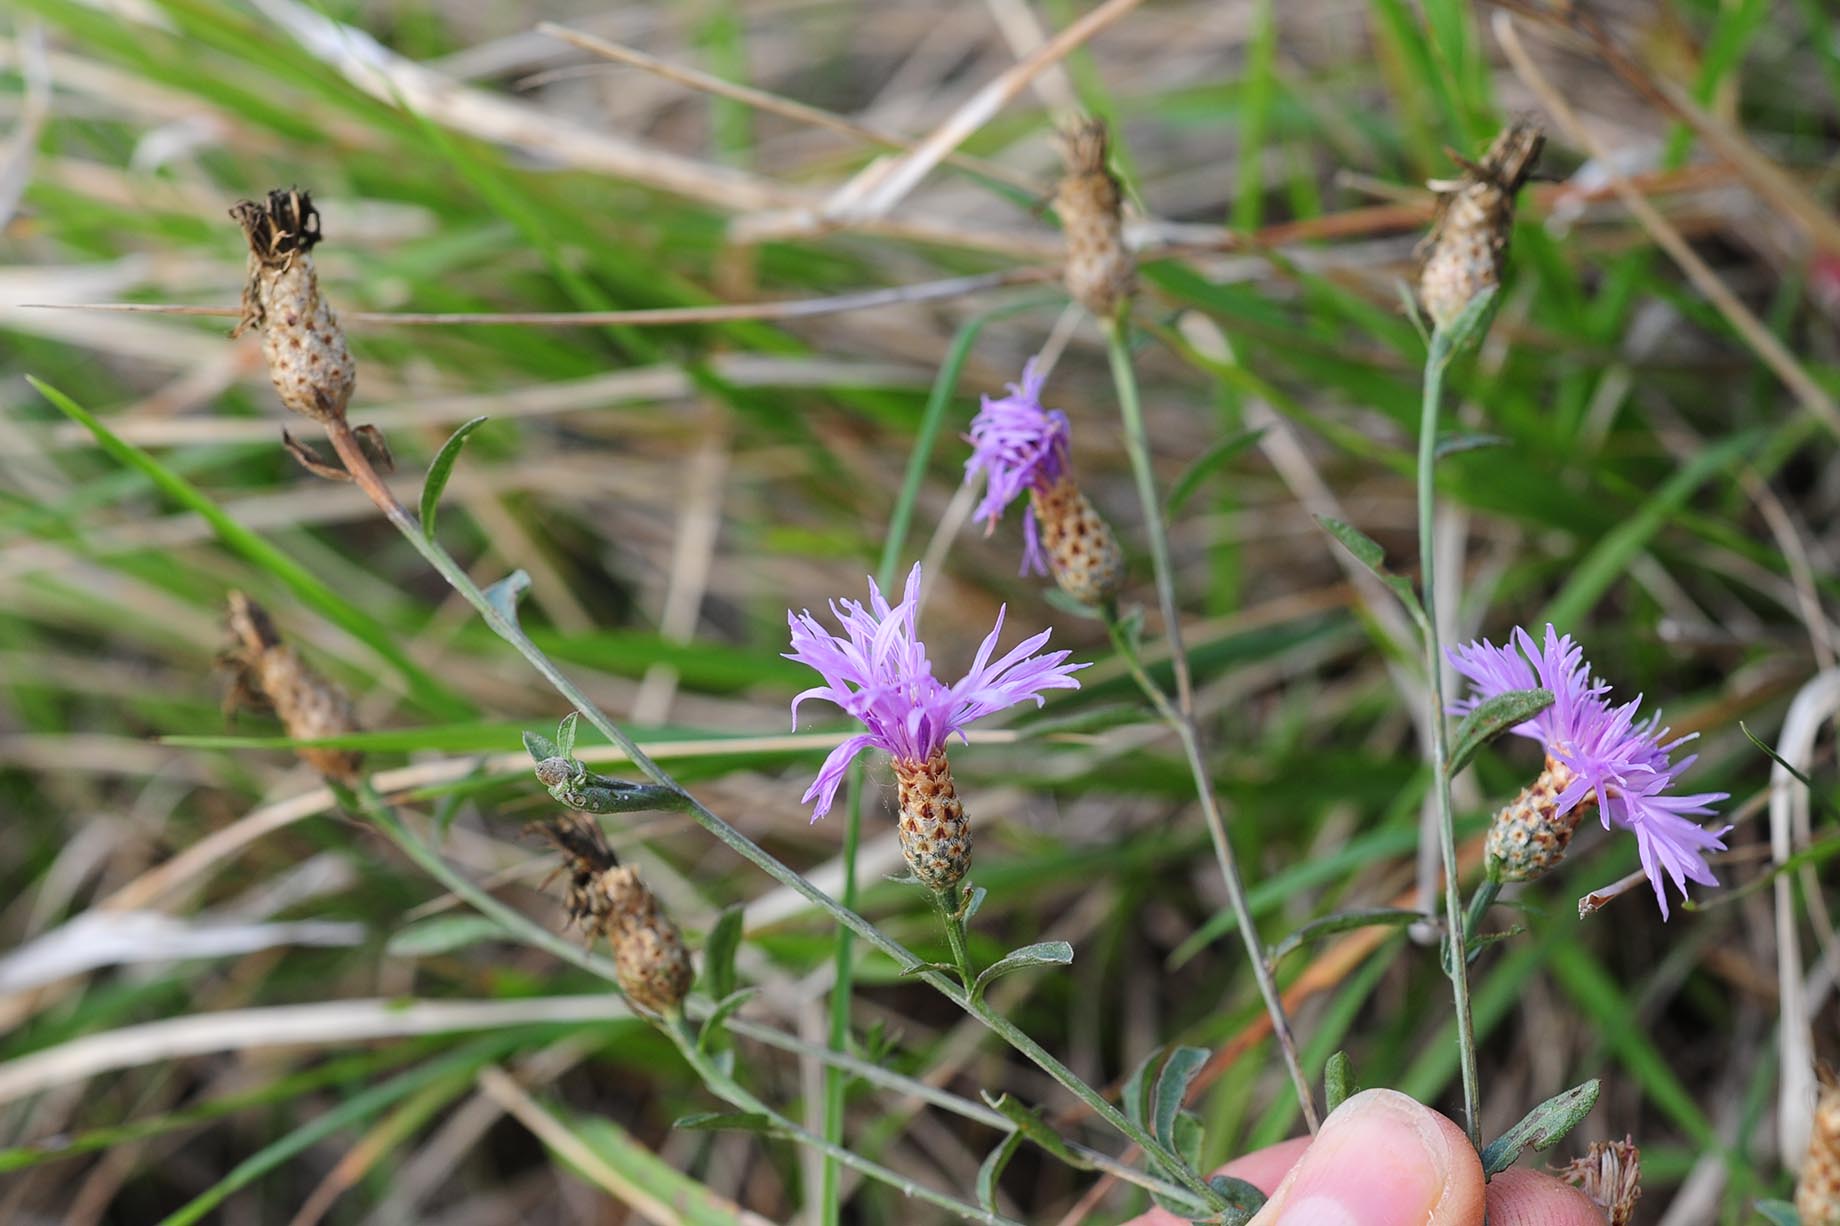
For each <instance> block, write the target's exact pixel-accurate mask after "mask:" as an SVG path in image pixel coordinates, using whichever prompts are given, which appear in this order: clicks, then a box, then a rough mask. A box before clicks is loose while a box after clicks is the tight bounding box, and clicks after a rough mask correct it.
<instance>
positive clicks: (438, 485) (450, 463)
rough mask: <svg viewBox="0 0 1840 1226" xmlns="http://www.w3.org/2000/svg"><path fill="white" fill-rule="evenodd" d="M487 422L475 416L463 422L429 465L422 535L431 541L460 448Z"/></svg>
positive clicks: (423, 498) (423, 492)
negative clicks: (443, 493) (436, 517)
mask: <svg viewBox="0 0 1840 1226" xmlns="http://www.w3.org/2000/svg"><path fill="white" fill-rule="evenodd" d="M485 423H486V419H485V418H483V417H475V418H473V420H471V421H469V422H466V423H464V424H462V425H461V427H460V428H459V429H458V430H455V431H454V432H453V433H452V434H450V435H448V436H447V441H446V442H445V443H442V444H441V450H440V451H438V452H436V453H435V457H434V463H432V464H430V465H429V466H428V477H427V479H426V480H424V481H423V482H422V535H423V536H425V537H427V538H428V539H429V540H431V541H432V540H433V539H434V517H435V512H436V511H438V510H439V509H440V506H441V491H442V490H444V489H446V488H447V481H448V478H449V477H452V476H453V475H454V463H455V461H457V460H459V458H460V449H461V448H463V447H465V446H466V436H467V435H469V434H471V433H472V432H473V431H475V430H477V429H479V427H481V426H483V425H485Z"/></svg>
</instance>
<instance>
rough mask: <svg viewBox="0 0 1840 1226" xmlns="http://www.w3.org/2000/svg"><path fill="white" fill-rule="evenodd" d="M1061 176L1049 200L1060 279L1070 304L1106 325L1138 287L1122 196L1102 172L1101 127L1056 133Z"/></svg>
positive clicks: (1093, 124)
mask: <svg viewBox="0 0 1840 1226" xmlns="http://www.w3.org/2000/svg"><path fill="white" fill-rule="evenodd" d="M1061 156H1062V158H1063V159H1064V160H1065V162H1066V167H1067V169H1066V173H1065V174H1063V175H1062V176H1061V181H1060V187H1059V188H1058V189H1057V190H1056V192H1055V195H1054V211H1055V212H1056V213H1058V214H1059V215H1060V219H1061V231H1062V233H1063V234H1064V235H1065V236H1066V242H1067V264H1066V268H1065V269H1064V271H1063V273H1062V275H1063V277H1064V278H1065V280H1066V283H1067V292H1068V293H1069V294H1070V295H1072V297H1073V299H1074V301H1075V302H1078V303H1079V304H1080V305H1081V306H1083V307H1085V308H1086V309H1087V310H1088V311H1091V312H1092V313H1093V315H1094V316H1096V317H1097V318H1099V319H1110V318H1111V317H1112V315H1113V314H1114V313H1115V312H1116V311H1117V309H1118V304H1119V303H1120V302H1123V301H1124V300H1125V299H1127V298H1129V297H1130V296H1131V293H1132V291H1133V290H1134V289H1136V285H1137V263H1136V260H1135V258H1134V257H1133V256H1132V254H1131V251H1130V248H1128V247H1126V246H1125V244H1124V220H1123V215H1122V212H1121V210H1122V207H1123V203H1124V193H1123V192H1122V191H1121V190H1120V189H1119V186H1118V179H1117V178H1116V177H1115V176H1114V175H1113V174H1112V172H1111V170H1110V168H1109V167H1107V166H1106V160H1105V159H1106V132H1105V124H1104V122H1103V121H1101V120H1097V119H1085V120H1081V121H1079V122H1078V123H1076V124H1075V125H1074V126H1073V127H1071V128H1069V129H1067V130H1066V131H1064V132H1063V133H1061Z"/></svg>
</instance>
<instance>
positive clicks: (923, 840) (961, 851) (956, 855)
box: [894, 749, 971, 892]
mask: <svg viewBox="0 0 1840 1226" xmlns="http://www.w3.org/2000/svg"><path fill="white" fill-rule="evenodd" d="M894 778H895V788H896V795H897V797H898V798H899V804H900V810H901V812H900V818H899V827H898V828H899V830H900V838H901V854H902V855H903V856H905V857H906V858H907V867H908V868H910V869H912V870H913V873H914V876H915V877H917V878H918V879H919V880H920V884H922V885H924V886H926V887H927V888H928V889H930V890H933V891H935V892H943V891H945V890H949V889H951V888H952V887H953V886H955V885H957V884H958V883H959V881H960V879H962V878H963V877H964V875H965V873H966V871H967V870H969V869H970V867H971V819H970V818H969V817H966V816H965V806H964V805H963V804H962V803H960V801H959V799H958V788H957V786H956V785H955V784H954V783H953V782H952V766H951V764H950V763H949V762H947V761H946V754H945V750H943V749H942V750H939V751H937V752H935V753H934V754H933V756H932V757H930V758H928V759H926V761H924V762H914V761H904V760H902V759H900V758H896V759H895V761H894Z"/></svg>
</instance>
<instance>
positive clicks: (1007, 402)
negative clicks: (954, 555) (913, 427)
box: [965, 358, 1071, 575]
mask: <svg viewBox="0 0 1840 1226" xmlns="http://www.w3.org/2000/svg"><path fill="white" fill-rule="evenodd" d="M1046 379H1047V376H1045V375H1039V374H1036V373H1035V359H1034V358H1030V359H1029V361H1028V363H1027V364H1026V365H1025V366H1024V367H1023V368H1022V382H1021V383H1020V384H1016V383H1011V384H1008V385H1007V386H1008V388H1009V395H1007V396H1001V397H997V398H994V399H993V398H992V397H990V396H985V397H983V398H982V400H983V407H982V408H981V409H979V410H978V415H977V416H976V417H974V418H972V419H971V433H970V434H968V435H966V436H965V441H966V442H968V443H970V444H971V447H972V451H971V458H970V459H969V460H966V461H965V480H966V481H970V480H971V479H972V478H974V477H976V476H977V474H978V473H980V472H982V473H985V474H986V475H987V476H988V478H989V480H988V482H987V484H986V485H985V488H984V500H983V501H982V502H980V503H978V507H977V510H976V511H975V512H974V515H975V516H976V518H978V519H981V520H983V521H984V530H985V532H986V533H988V532H990V531H991V530H993V529H995V528H996V526H997V520H998V519H999V518H1001V517H1002V515H1003V512H1004V509H1005V508H1007V507H1008V506H1009V504H1010V503H1012V502H1014V501H1016V499H1018V498H1020V497H1022V496H1023V495H1024V494H1026V493H1028V492H1029V491H1030V490H1037V491H1040V492H1043V493H1045V492H1047V491H1048V490H1049V489H1051V488H1053V486H1054V484H1055V482H1057V481H1059V480H1060V479H1061V477H1062V475H1063V474H1065V473H1066V471H1067V449H1068V445H1069V442H1070V439H1071V431H1070V429H1069V427H1068V424H1067V415H1066V414H1065V413H1063V412H1061V411H1060V410H1059V409H1046V408H1043V407H1042V403H1041V388H1042V384H1043V383H1044V382H1046ZM1022 534H1023V542H1024V544H1023V553H1022V573H1023V574H1025V575H1026V574H1037V575H1045V574H1047V573H1048V564H1047V559H1046V558H1045V557H1044V556H1043V554H1042V549H1041V534H1040V531H1039V529H1038V528H1037V526H1036V522H1035V508H1034V507H1033V506H1030V507H1028V508H1026V509H1025V510H1024V511H1023V514H1022Z"/></svg>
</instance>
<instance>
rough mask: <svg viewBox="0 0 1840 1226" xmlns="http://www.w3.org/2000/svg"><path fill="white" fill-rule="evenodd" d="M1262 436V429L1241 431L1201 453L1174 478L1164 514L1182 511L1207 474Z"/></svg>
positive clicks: (1171, 514)
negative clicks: (1184, 470) (1186, 468)
mask: <svg viewBox="0 0 1840 1226" xmlns="http://www.w3.org/2000/svg"><path fill="white" fill-rule="evenodd" d="M1264 434H1265V430H1264V428H1263V427H1261V428H1259V429H1257V430H1242V431H1240V432H1239V433H1238V434H1230V435H1228V436H1227V437H1226V438H1223V439H1221V440H1220V441H1219V442H1217V443H1215V444H1214V445H1213V446H1212V447H1209V448H1208V449H1207V450H1206V451H1204V452H1202V453H1201V455H1200V456H1199V457H1198V458H1197V459H1196V460H1195V462H1194V463H1193V464H1190V465H1189V466H1188V470H1187V471H1186V472H1184V473H1183V474H1182V475H1181V476H1179V477H1177V478H1176V480H1175V484H1174V485H1171V486H1170V487H1169V497H1168V499H1167V500H1166V501H1165V503H1164V506H1165V507H1166V508H1167V510H1166V513H1167V514H1168V515H1169V516H1170V517H1171V518H1174V516H1175V514H1176V512H1177V511H1180V510H1181V509H1182V506H1183V504H1184V503H1186V502H1187V501H1188V500H1189V499H1190V498H1191V497H1193V496H1194V493H1195V491H1196V490H1198V489H1200V488H1201V483H1202V482H1203V481H1204V480H1206V479H1207V476H1208V474H1209V473H1211V472H1213V471H1214V470H1215V469H1217V468H1219V467H1220V466H1221V465H1222V464H1225V463H1226V462H1227V461H1228V460H1231V459H1232V458H1233V457H1234V456H1236V455H1238V454H1239V453H1240V452H1242V451H1244V450H1246V448H1248V447H1250V446H1252V445H1253V444H1254V443H1256V442H1258V441H1259V439H1260V438H1261V437H1263V436H1264Z"/></svg>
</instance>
